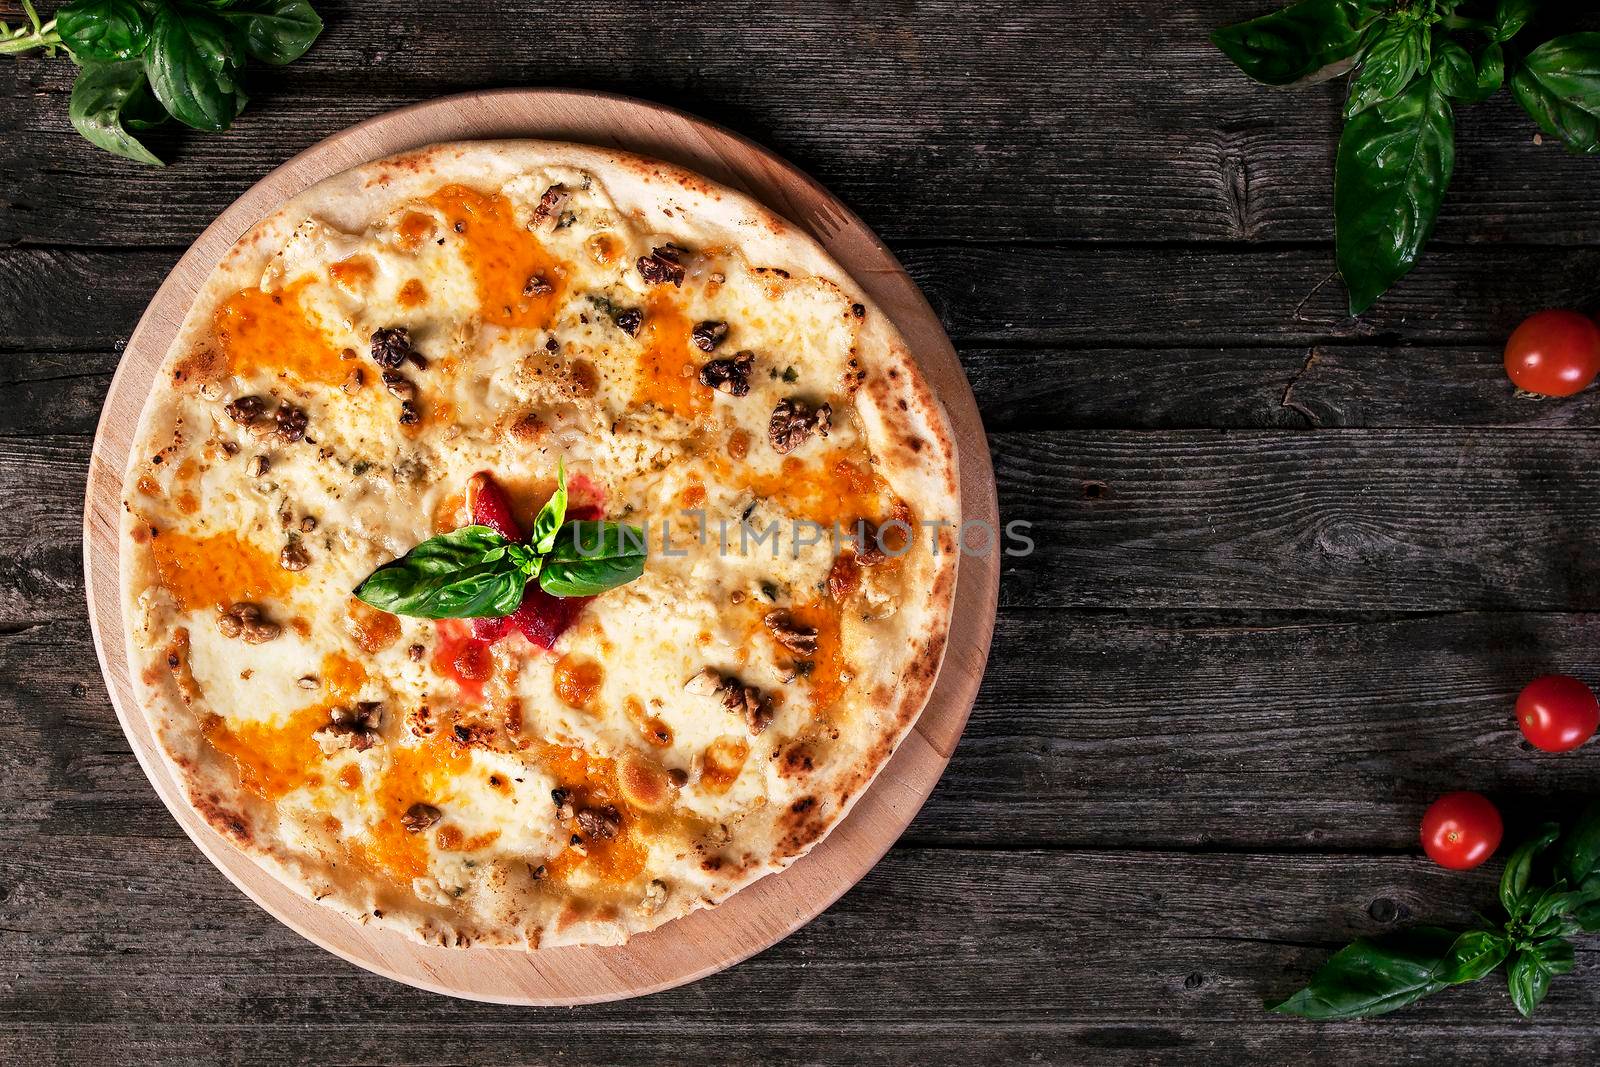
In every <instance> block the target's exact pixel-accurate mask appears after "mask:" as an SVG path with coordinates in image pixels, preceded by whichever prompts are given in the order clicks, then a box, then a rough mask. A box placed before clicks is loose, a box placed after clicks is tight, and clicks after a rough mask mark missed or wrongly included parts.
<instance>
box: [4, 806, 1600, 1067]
mask: <svg viewBox="0 0 1600 1067" xmlns="http://www.w3.org/2000/svg"><path fill="white" fill-rule="evenodd" d="M6 870H7V875H6V881H5V886H6V889H7V896H6V899H5V900H4V901H3V902H0V948H3V949H4V950H5V953H6V957H7V960H8V967H7V974H6V977H5V979H4V981H3V983H0V1027H4V1028H5V1031H6V1032H7V1036H8V1037H9V1038H10V1040H11V1043H12V1046H13V1048H16V1049H18V1051H24V1052H27V1053H28V1054H29V1055H28V1056H27V1057H26V1058H27V1059H29V1060H32V1059H35V1058H36V1057H37V1055H38V1054H42V1055H44V1056H45V1057H46V1059H47V1060H48V1059H50V1058H51V1057H53V1056H55V1055H56V1053H57V1050H58V1049H61V1047H62V1046H61V1045H59V1044H57V1043H58V1042H59V1043H64V1044H65V1051H68V1052H69V1054H70V1058H71V1060H72V1062H77V1063H91V1064H98V1063H122V1062H129V1061H143V1060H147V1059H150V1058H154V1057H157V1056H159V1057H161V1058H163V1059H168V1060H170V1061H171V1062H178V1061H179V1060H184V1061H191V1060H192V1061H198V1060H202V1059H209V1060H210V1061H211V1062H215V1061H216V1060H217V1059H226V1060H227V1061H229V1062H237V1063H241V1064H258V1063H259V1064H265V1063H269V1062H270V1063H282V1062H285V1061H304V1060H315V1061H321V1062H344V1061H353V1060H361V1061H382V1062H392V1063H434V1062H439V1061H440V1060H441V1058H442V1059H447V1060H449V1061H451V1062H458V1061H468V1062H489V1061H496V1062H497V1061H499V1060H501V1059H503V1058H507V1057H509V1058H512V1059H516V1060H519V1061H524V1060H526V1059H528V1058H530V1057H532V1058H533V1059H535V1060H539V1061H545V1060H553V1059H557V1058H559V1059H560V1060H561V1062H564V1063H576V1064H587V1063H606V1064H634V1063H638V1064H646V1063H649V1064H655V1063H659V1062H661V1061H662V1059H663V1058H665V1059H667V1060H670V1061H672V1062H683V1061H687V1060H694V1061H696V1062H699V1061H702V1060H703V1061H705V1062H709V1063H729V1064H732V1063H741V1062H750V1060H751V1058H752V1057H753V1058H755V1059H758V1060H760V1061H761V1062H780V1061H782V1062H804V1063H845V1062H848V1063H873V1064H877V1063H905V1062H918V1063H957V1062H965V1063H970V1062H972V1060H973V1056H974V1055H975V1054H976V1053H977V1050H982V1052H981V1055H982V1056H983V1057H984V1058H985V1060H986V1061H990V1062H1041V1063H1077V1062H1082V1061H1083V1060H1084V1059H1085V1058H1092V1059H1093V1060H1094V1062H1096V1063H1104V1062H1111V1063H1147V1062H1150V1061H1151V1059H1152V1056H1156V1057H1158V1058H1161V1059H1163V1060H1164V1059H1166V1058H1167V1057H1173V1056H1183V1057H1186V1058H1189V1057H1203V1058H1204V1059H1205V1060H1206V1061H1207V1062H1218V1061H1219V1060H1221V1061H1224V1062H1227V1061H1231V1060H1233V1059H1235V1058H1238V1057H1241V1056H1243V1055H1245V1054H1246V1053H1249V1054H1251V1055H1253V1056H1256V1057H1259V1058H1261V1059H1263V1060H1265V1061H1268V1062H1284V1061H1285V1060H1287V1059H1288V1058H1290V1055H1291V1053H1293V1052H1294V1051H1295V1050H1300V1049H1304V1048H1305V1047H1306V1046H1307V1043H1308V1042H1317V1041H1333V1040H1337V1041H1338V1043H1339V1047H1340V1048H1342V1049H1346V1050H1349V1054H1351V1055H1353V1056H1356V1057H1358V1058H1359V1059H1360V1061H1361V1062H1364V1063H1378V1064H1386V1063H1399V1062H1406V1061H1408V1060H1413V1059H1414V1058H1415V1057H1416V1056H1418V1055H1419V1054H1420V1053H1422V1052H1423V1050H1435V1051H1436V1050H1437V1047H1438V1046H1437V1042H1438V1041H1439V1039H1440V1036H1441V1032H1442V1031H1443V1030H1444V1029H1445V1028H1452V1029H1451V1033H1452V1034H1454V1035H1455V1036H1460V1035H1461V1034H1462V1033H1463V1032H1464V1031H1470V1033H1471V1035H1472V1038H1473V1041H1472V1042H1471V1046H1470V1047H1468V1048H1463V1049H1462V1055H1460V1056H1459V1057H1457V1056H1452V1059H1460V1060H1461V1061H1462V1062H1464V1063H1495V1062H1505V1058H1506V1057H1507V1056H1511V1055H1516V1054H1518V1053H1519V1052H1520V1053H1532V1052H1533V1051H1534V1050H1535V1049H1537V1050H1538V1052H1539V1054H1540V1055H1541V1056H1543V1057H1546V1058H1548V1057H1550V1056H1551V1055H1558V1056H1559V1055H1560V1054H1561V1052H1563V1051H1565V1052H1567V1053H1576V1052H1577V1050H1579V1049H1582V1048H1584V1047H1585V1046H1586V1043H1587V1042H1591V1041H1592V1040H1593V1036H1592V1034H1593V1031H1592V1018H1593V1013H1594V1011H1595V1009H1596V1007H1600V986H1597V985H1596V984H1595V982H1594V981H1593V978H1594V977H1595V972H1596V971H1597V970H1600V956H1597V954H1596V952H1595V951H1594V950H1593V949H1592V948H1591V947H1585V948H1584V949H1583V950H1582V951H1580V953H1579V963H1578V972H1577V973H1576V974H1574V975H1572V976H1570V977H1566V978H1562V979H1559V980H1558V981H1556V982H1555V983H1554V985H1553V987H1552V992H1551V995H1550V999H1549V1000H1548V1001H1547V1002H1546V1004H1545V1006H1544V1007H1543V1008H1541V1012H1540V1014H1541V1018H1540V1022H1539V1024H1538V1026H1537V1028H1530V1027H1528V1026H1527V1025H1525V1024H1522V1023H1520V1022H1519V1021H1518V1020H1517V1018H1516V1016H1515V1014H1514V1012H1512V1010H1511V1008H1510V1005H1509V1003H1508V1001H1507V998H1506V996H1505V993H1504V991H1503V988H1500V987H1499V984H1498V983H1494V982H1484V983H1482V984H1480V985H1477V986H1469V987H1464V988H1462V989H1458V990H1452V991H1450V992H1449V993H1448V994H1445V995H1441V996H1440V997H1439V998H1436V999H1435V1000H1433V1001H1430V1002H1425V1003H1423V1004H1420V1005H1417V1006H1415V1007H1413V1008H1411V1009H1408V1010H1407V1011H1406V1012H1405V1013H1404V1014H1401V1015H1396V1016H1392V1017H1391V1018H1389V1019H1388V1020H1386V1021H1385V1022H1384V1023H1382V1024H1381V1025H1380V1026H1343V1027H1312V1026H1308V1025H1307V1024H1304V1023H1299V1022H1293V1021H1288V1020H1282V1019H1275V1018H1273V1017H1271V1016H1269V1015H1267V1014H1266V1013H1265V1012H1264V1011H1263V1009H1262V1007H1261V1002H1262V1000H1263V999H1264V998H1266V997H1269V996H1281V995H1284V994H1286V993H1288V992H1290V991H1292V989H1293V988H1294V986H1295V984H1296V983H1297V982H1299V981H1302V980H1303V979H1304V978H1305V977H1306V976H1307V975H1308V974H1309V973H1310V971H1311V970H1312V969H1313V968H1314V967H1315V966H1316V965H1317V964H1318V963H1320V962H1321V961H1322V959H1324V958H1325V957H1326V955H1327V953H1328V951H1329V949H1330V948H1331V947H1332V946H1333V945H1335V944H1337V943H1340V942H1342V941H1344V940H1345V939H1347V938H1349V937H1351V936H1354V935H1357V934H1369V933H1377V932H1381V931H1383V930H1385V929H1388V928H1391V927H1392V926H1394V925H1397V924H1399V923H1403V922H1407V921H1415V920H1418V919H1427V920H1432V921H1451V920H1465V919H1466V918H1467V917H1468V916H1469V914H1470V911H1471V909H1472V908H1473V907H1481V908H1488V907H1491V906H1492V901H1493V895H1494V891H1493V878H1492V873H1493V872H1492V871H1489V870H1483V871H1479V872H1474V873H1473V874H1471V875H1467V876H1461V875H1456V874H1451V873H1449V872H1444V871H1441V870H1439V869H1437V868H1435V867H1433V866H1432V865H1430V864H1428V863H1427V862H1426V861H1424V860H1421V859H1414V858H1406V857H1392V858H1369V859H1333V860H1330V859H1327V858H1323V857H1314V856H1262V855H1243V856H1192V855H1181V854H1171V853H1146V854H1133V855H1130V854H1127V853H1104V852H1055V853H1037V852H1012V853H992V852H961V851H950V850H934V851H921V850H906V851H897V852H894V853H891V854H890V856H889V857H887V858H886V859H885V861H884V862H883V863H882V864H880V866H879V867H878V868H877V870H876V871H874V872H873V873H872V874H871V875H869V876H868V878H867V879H866V880H865V881H864V882H863V883H862V884H861V885H860V886H859V887H857V888H856V889H855V890H854V891H852V892H851V893H850V894H849V895H847V896H846V897H845V898H844V900H842V901H841V902H840V903H839V904H838V905H836V906H835V907H834V908H833V909H831V910H830V911H829V912H828V913H826V914H825V915H824V916H823V917H822V918H821V919H819V920H818V921H816V922H814V923H812V924H811V925H810V926H808V927H807V928H805V929H804V930H802V931H800V932H799V933H797V934H795V935H794V936H792V937H791V938H789V939H788V940H787V941H785V942H783V943H781V944H780V945H778V946H776V947H774V948H772V949H770V950H768V951H767V952H765V953H763V954H761V955H760V956H757V957H755V958H754V959H752V960H750V961H748V962H746V963H744V964H742V965H740V966H738V967H735V968H734V969H732V970H730V971H727V972H724V973H723V974H720V975H716V976H714V977H712V978H709V979H706V980H704V981H702V982H700V983H697V984H695V985H692V986H688V987H686V988H683V989H680V990H675V991H671V992H668V993H664V994H659V995H657V996H653V997H648V998H645V999H643V1000H639V1001H632V1002H627V1003H621V1004H609V1005H595V1006H591V1007H588V1008H584V1009H581V1010H580V1011H535V1010H527V1009H517V1008H508V1007H498V1006H493V1005H471V1004H462V1003H455V1002H449V1001H446V1000H443V999H441V998H437V997H433V996H430V995H428V994H424V993H419V992H417V991H415V990H411V989H407V988H405V987H402V986H399V985H396V984H393V983H390V982H387V981H384V980H381V979H378V978H374V977H372V976H370V975H366V974H364V973H361V972H359V971H357V970H355V969H354V968H352V967H351V966H349V965H348V964H345V963H343V962H342V961H340V960H338V959H336V958H335V957H333V956H331V955H328V954H327V953H324V952H322V951H321V950H319V949H317V948H315V947H313V946H311V945H309V944H308V943H306V942H303V941H301V940H300V939H299V938H297V937H296V936H295V935H293V934H292V933H290V932H289V931H288V930H287V929H285V928H283V927H281V926H279V925H277V924H276V923H275V922H273V921H272V920H271V919H269V918H268V917H267V916H265V915H263V914H262V913H261V912H260V911H259V910H257V909H256V908H255V906H254V905H252V904H250V903H249V902H248V901H247V900H245V899H244V897H243V896H241V895H240V894H239V893H238V892H237V891H236V890H234V889H233V888H232V886H230V885H228V884H227V883H226V882H224V881H223V879H222V878H221V877H220V876H219V875H218V874H217V873H216V872H215V871H213V870H211V869H209V867H207V866H206V865H205V864H204V861H203V860H200V859H198V858H197V857H195V856H194V854H193V850H192V849H191V848H190V847H189V846H188V845H187V844H186V843H183V842H166V841H157V842H151V841H142V840H128V839H125V838H118V837H101V836H89V837H83V838H75V839H72V838H53V839H46V840H44V841H40V842H38V843H37V845H36V846H35V847H31V848H29V849H27V850H26V851H24V852H22V853H20V854H18V853H13V854H12V855H11V856H8V857H7V867H6ZM107 909H114V910H115V913H116V915H117V916H118V922H117V923H116V924H115V926H108V925H107V924H106V922H105V916H106V912H107ZM1374 916H1377V917H1378V918H1374ZM1380 919H1381V920H1384V921H1380ZM197 924H199V925H198V926H197ZM930 967H931V968H934V969H936V971H937V973H938V974H939V976H940V978H939V980H937V981H931V982H930V981H929V980H928V975H929V971H930ZM756 1005H759V1009H755V1007H754V1006H756ZM1463 1018H1465V1019H1470V1020H1472V1022H1471V1023H1463V1022H1462V1021H1461V1020H1462V1019H1463ZM557 1049H559V1050H560V1054H559V1056H558V1055H557V1053H556V1051H555V1050H557ZM1573 1061H1574V1062H1575V1060H1573Z"/></svg>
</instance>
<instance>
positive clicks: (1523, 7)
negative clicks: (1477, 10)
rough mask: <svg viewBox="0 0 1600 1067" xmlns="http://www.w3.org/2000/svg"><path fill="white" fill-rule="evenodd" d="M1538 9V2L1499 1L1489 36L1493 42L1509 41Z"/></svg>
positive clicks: (1530, 0)
mask: <svg viewBox="0 0 1600 1067" xmlns="http://www.w3.org/2000/svg"><path fill="white" fill-rule="evenodd" d="M1538 7H1539V0H1500V6H1499V7H1498V8H1496V9H1495V13H1494V28H1493V29H1491V30H1490V31H1489V36H1490V37H1492V38H1494V40H1495V41H1497V42H1498V41H1509V40H1511V38H1513V37H1515V36H1516V35H1517V33H1518V32H1519V31H1520V30H1521V29H1522V27H1524V26H1526V25H1527V24H1528V20H1529V19H1530V18H1532V17H1533V13H1534V11H1535V10H1537V9H1538Z"/></svg>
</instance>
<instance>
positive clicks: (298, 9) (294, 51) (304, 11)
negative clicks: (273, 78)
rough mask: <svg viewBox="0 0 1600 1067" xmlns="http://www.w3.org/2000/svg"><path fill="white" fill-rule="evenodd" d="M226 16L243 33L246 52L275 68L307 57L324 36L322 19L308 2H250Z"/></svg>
mask: <svg viewBox="0 0 1600 1067" xmlns="http://www.w3.org/2000/svg"><path fill="white" fill-rule="evenodd" d="M223 14H224V16H225V17H226V18H228V19H229V20H230V21H232V22H233V23H234V24H235V25H237V26H238V27H239V28H240V29H241V30H242V31H243V32H244V46H245V48H246V50H248V51H249V53H250V54H251V55H252V56H255V57H256V58H257V59H259V60H261V61H262V62H263V63H271V64H273V65H275V66H282V65H283V64H285V63H292V62H294V61H295V60H297V59H299V58H300V57H301V56H303V55H305V54H306V49H308V48H310V47H311V43H312V42H313V41H315V40H316V39H317V37H318V36H320V35H321V33H322V19H321V18H320V17H319V16H318V15H317V12H316V10H315V9H314V8H313V7H312V6H311V4H310V2H309V0H251V2H249V3H245V4H240V5H237V6H235V7H233V8H232V9H231V10H228V11H225V12H224V13H223Z"/></svg>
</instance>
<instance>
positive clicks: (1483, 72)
mask: <svg viewBox="0 0 1600 1067" xmlns="http://www.w3.org/2000/svg"><path fill="white" fill-rule="evenodd" d="M1505 83H1506V56H1505V49H1503V48H1501V47H1500V43H1499V42H1498V41H1496V42H1495V43H1493V44H1491V45H1489V46H1488V47H1486V48H1485V49H1484V50H1483V51H1482V52H1481V53H1480V54H1479V56H1478V85H1477V92H1476V94H1475V95H1474V96H1473V97H1471V98H1470V99H1471V100H1472V102H1473V103H1477V102H1479V101H1483V100H1487V99H1489V97H1491V96H1493V95H1494V94H1495V93H1498V92H1499V91H1500V87H1501V86H1502V85H1504V84H1505Z"/></svg>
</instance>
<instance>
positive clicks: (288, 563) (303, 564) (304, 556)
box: [278, 541, 311, 571]
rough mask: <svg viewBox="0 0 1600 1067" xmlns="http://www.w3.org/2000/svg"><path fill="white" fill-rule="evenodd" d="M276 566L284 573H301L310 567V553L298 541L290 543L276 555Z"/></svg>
mask: <svg viewBox="0 0 1600 1067" xmlns="http://www.w3.org/2000/svg"><path fill="white" fill-rule="evenodd" d="M278 566H280V567H282V568H283V569H284V570H286V571H303V570H305V569H306V568H307V567H309V566H311V553H309V552H307V551H306V548H305V546H304V545H302V544H301V543H300V542H299V541H290V542H289V543H288V544H286V545H284V546H283V551H282V552H279V553H278Z"/></svg>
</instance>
